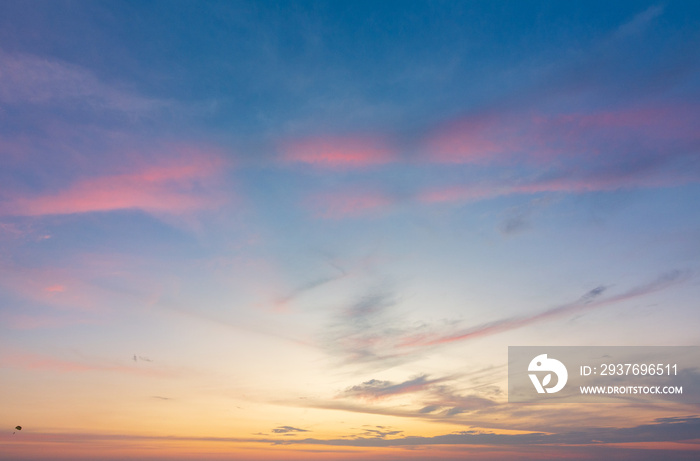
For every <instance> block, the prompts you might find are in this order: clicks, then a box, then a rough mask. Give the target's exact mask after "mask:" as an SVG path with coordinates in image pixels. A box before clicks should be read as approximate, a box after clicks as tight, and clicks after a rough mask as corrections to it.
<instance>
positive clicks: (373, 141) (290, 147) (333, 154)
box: [281, 137, 396, 170]
mask: <svg viewBox="0 0 700 461" xmlns="http://www.w3.org/2000/svg"><path fill="white" fill-rule="evenodd" d="M281 150H282V156H281V158H282V161H283V162H285V163H302V164H307V165H311V166H314V167H317V168H324V169H335V170H352V169H363V168H368V167H373V166H379V165H385V164H387V163H391V162H393V161H395V160H396V155H395V153H394V152H393V150H392V149H391V148H390V147H389V145H388V144H387V143H386V142H385V141H382V140H380V139H378V138H372V137H314V138H306V139H299V140H293V141H287V142H285V143H283V147H282V149H281Z"/></svg>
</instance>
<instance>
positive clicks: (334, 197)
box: [306, 191, 394, 219]
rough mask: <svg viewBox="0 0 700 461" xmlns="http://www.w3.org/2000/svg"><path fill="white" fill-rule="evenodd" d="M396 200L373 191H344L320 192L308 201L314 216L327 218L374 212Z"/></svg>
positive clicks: (356, 215)
mask: <svg viewBox="0 0 700 461" xmlns="http://www.w3.org/2000/svg"><path fill="white" fill-rule="evenodd" d="M393 203H394V200H393V199H392V198H391V197H389V196H387V195H385V194H383V193H381V192H373V191H343V192H336V193H328V194H318V195H315V196H313V197H311V198H310V199H308V200H307V201H306V204H307V207H308V208H309V209H310V210H311V212H312V213H313V214H314V216H316V217H318V218H325V219H342V218H349V217H358V216H362V215H365V214H372V213H376V212H379V211H381V210H384V209H386V208H388V207H389V206H391V205H392V204H393Z"/></svg>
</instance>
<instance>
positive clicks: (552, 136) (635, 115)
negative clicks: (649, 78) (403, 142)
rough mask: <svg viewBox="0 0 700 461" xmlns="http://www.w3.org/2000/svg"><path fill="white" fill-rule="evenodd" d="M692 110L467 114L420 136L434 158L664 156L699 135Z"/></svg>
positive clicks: (467, 161) (496, 161) (503, 160)
mask: <svg viewBox="0 0 700 461" xmlns="http://www.w3.org/2000/svg"><path fill="white" fill-rule="evenodd" d="M697 119H698V110H697V108H696V107H693V106H690V105H686V104H683V105H676V106H669V107H656V106H644V107H637V108H624V109H618V110H601V111H594V112H577V113H567V114H554V115H548V114H537V113H523V114H516V113H503V114H499V115H497V116H496V115H484V116H470V117H466V118H463V119H458V120H453V121H450V122H448V123H445V124H444V125H442V126H439V127H438V128H437V129H435V130H434V131H433V132H432V133H431V134H430V135H429V136H428V137H427V139H426V140H425V141H424V143H423V149H424V151H425V152H426V158H427V160H429V161H430V162H436V163H463V164H503V163H506V164H509V163H516V162H523V161H525V162H534V163H541V162H545V161H551V160H553V159H555V158H575V157H582V158H583V160H585V161H589V160H590V159H591V155H592V154H593V155H598V154H601V153H605V152H609V153H610V155H611V156H613V157H620V156H624V155H628V154H636V153H637V152H636V151H637V149H638V146H639V145H643V146H644V148H645V149H647V150H651V151H656V152H658V154H659V155H667V153H668V150H669V149H670V148H675V149H677V145H678V144H679V143H694V142H696V141H697V140H698V139H700V135H698V131H697V129H696V128H695V126H696V125H697Z"/></svg>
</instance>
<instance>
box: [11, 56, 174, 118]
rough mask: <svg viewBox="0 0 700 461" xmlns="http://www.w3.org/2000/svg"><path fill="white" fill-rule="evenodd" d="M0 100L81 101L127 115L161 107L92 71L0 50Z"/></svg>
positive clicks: (46, 58)
mask: <svg viewBox="0 0 700 461" xmlns="http://www.w3.org/2000/svg"><path fill="white" fill-rule="evenodd" d="M0 103H3V104H12V105H19V104H41V105H44V104H78V105H80V104H82V105H84V107H83V108H85V109H90V110H105V109H108V110H115V111H119V112H125V113H129V114H138V113H145V112H147V111H151V110H154V109H156V108H160V107H164V106H165V105H166V104H165V103H164V102H163V101H158V100H155V99H149V98H146V97H142V96H138V95H136V94H134V93H132V92H129V91H126V90H124V89H118V88H115V87H112V86H109V85H107V84H105V83H103V82H101V81H100V80H99V79H98V78H97V77H96V76H95V74H94V73H93V72H91V71H90V70H88V69H85V68H83V67H81V66H78V65H74V64H70V63H68V62H65V61H62V60H58V59H55V58H48V57H41V56H35V55H31V54H18V53H14V54H11V53H6V52H2V51H0Z"/></svg>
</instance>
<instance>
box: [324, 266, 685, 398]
mask: <svg viewBox="0 0 700 461" xmlns="http://www.w3.org/2000/svg"><path fill="white" fill-rule="evenodd" d="M690 277H691V273H690V272H687V271H680V270H675V271H671V272H668V273H664V274H662V275H660V276H659V277H658V278H657V279H655V280H653V281H651V282H649V283H645V284H642V285H639V286H636V287H633V288H631V289H629V290H627V291H624V292H622V293H619V294H615V295H611V296H607V297H606V296H605V294H606V293H607V292H608V291H609V288H608V287H606V286H598V287H596V288H593V289H591V290H590V291H588V292H586V293H584V294H583V295H582V296H581V297H580V298H579V299H577V300H576V301H573V302H570V303H566V304H561V305H559V306H556V307H552V308H549V309H545V310H542V311H539V312H535V313H532V314H528V315H521V316H514V317H507V318H502V319H498V320H494V321H491V322H487V323H482V324H479V325H475V326H470V327H466V328H459V324H460V322H445V323H444V324H442V325H430V324H426V323H420V322H417V323H414V324H412V325H411V324H409V323H408V322H406V321H405V320H404V319H402V318H401V317H400V316H399V315H398V314H393V313H392V309H394V308H396V306H397V304H398V301H397V299H396V298H395V297H394V296H393V295H391V294H388V293H374V294H372V295H368V296H365V297H363V298H361V299H360V300H359V301H357V302H356V303H354V304H351V305H350V306H349V307H348V308H346V309H345V310H343V311H342V312H341V313H340V314H339V315H338V317H337V318H336V320H335V322H334V323H333V324H332V325H331V326H330V327H329V328H328V329H327V335H328V336H327V337H326V338H325V340H324V348H325V350H326V351H327V352H328V353H330V354H332V355H338V356H340V357H341V358H342V359H343V362H344V363H354V364H363V365H365V366H368V367H377V368H389V367H391V366H394V365H396V364H398V363H402V362H405V361H408V360H413V359H415V358H417V357H419V356H421V355H422V354H424V353H426V352H427V351H428V350H429V349H431V348H434V347H438V346H442V345H445V344H449V343H454V342H460V341H467V340H471V339H476V338H480V337H485V336H490V335H495V334H500V333H504V332H507V331H511V330H515V329H518V328H524V327H527V326H531V325H534V324H537V323H540V322H545V321H551V320H555V319H557V318H563V317H567V316H572V315H575V314H581V313H583V312H586V311H590V310H594V309H600V308H603V307H606V306H610V305H614V304H616V303H620V302H624V301H628V300H632V299H636V298H639V297H642V296H645V295H648V294H651V293H655V292H658V291H662V290H665V289H667V288H669V287H671V286H674V285H676V284H679V283H683V282H685V281H687V280H688V279H689V278H690ZM416 379H418V381H416V382H415V383H413V384H415V385H418V384H420V378H416ZM408 384H410V383H408ZM408 384H406V385H407V386H408ZM387 386H388V388H387V389H385V387H387ZM391 386H393V384H391V385H390V384H389V383H386V382H382V381H373V382H368V383H365V384H364V385H362V386H359V387H356V388H355V389H354V390H349V392H356V393H357V394H358V395H367V396H372V395H375V396H378V395H381V392H382V391H383V390H385V391H386V390H391V389H393V388H392V387H391ZM397 389H401V386H399V387H398V388H397Z"/></svg>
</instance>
